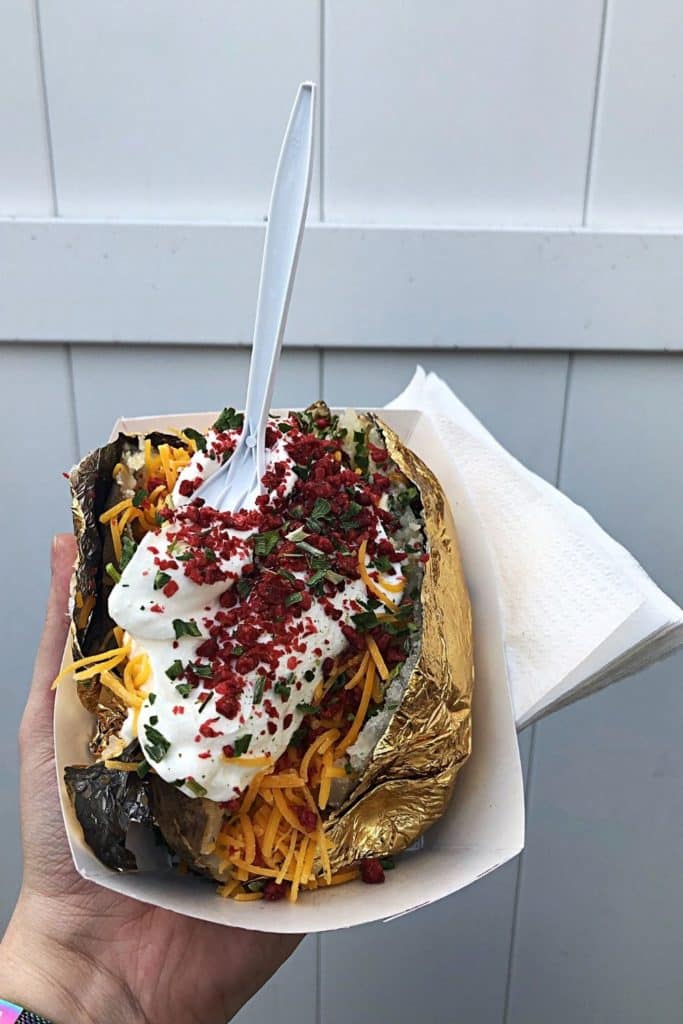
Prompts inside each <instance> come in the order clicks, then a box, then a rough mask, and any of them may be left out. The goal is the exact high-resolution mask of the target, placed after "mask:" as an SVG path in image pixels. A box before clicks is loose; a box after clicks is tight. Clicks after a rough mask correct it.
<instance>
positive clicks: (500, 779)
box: [55, 409, 524, 932]
mask: <svg viewBox="0 0 683 1024" xmlns="http://www.w3.org/2000/svg"><path fill="white" fill-rule="evenodd" d="M376 411H377V412H378V413H379V415H380V416H381V417H382V418H383V419H384V420H385V421H386V422H387V423H388V424H389V425H390V426H391V427H392V428H393V429H394V430H395V431H396V432H397V433H398V434H399V436H400V437H401V438H402V440H403V441H404V442H405V443H406V444H407V445H408V446H409V447H410V448H412V449H413V451H415V452H416V453H417V454H418V455H420V457H421V458H422V459H423V460H424V461H425V462H426V463H427V464H428V465H429V466H430V468H431V469H432V471H433V472H434V473H435V474H436V476H437V477H438V478H439V480H440V481H441V485H442V486H443V488H444V491H445V492H446V495H447V496H448V499H449V501H450V504H451V508H452V511H453V517H454V519H455V524H456V528H457V531H458V538H459V542H460V548H461V553H462V559H463V564H464V568H465V575H466V577H467V583H468V586H469V590H470V597H471V601H472V611H473V619H474V660H475V688H474V702H473V742H472V755H471V757H470V759H469V761H468V763H467V764H466V765H465V767H464V768H463V770H462V772H461V773H460V774H459V776H458V778H457V781H456V784H455V789H454V793H453V798H452V800H451V803H450V806H449V807H448V810H447V811H446V813H445V815H444V816H443V818H442V819H441V821H439V822H438V823H437V824H436V825H435V826H433V827H432V828H431V829H430V830H429V831H428V832H427V833H426V834H425V836H424V842H423V845H422V848H421V849H419V850H416V851H415V852H409V853H406V854H404V855H402V856H400V857H399V858H397V865H396V869H395V870H394V871H392V872H390V873H389V874H388V875H387V879H386V882H385V884H384V885H381V886H379V885H378V886H366V885H364V884H363V883H362V882H352V883H350V884H348V885H342V886H336V887H334V888H332V889H329V890H327V891H326V890H325V889H322V888H321V889H318V890H316V891H314V892H306V893H302V894H301V896H300V898H299V901H298V902H297V903H294V904H291V903H289V902H288V901H287V900H282V901H279V902H275V903H270V902H266V901H265V900H262V901H258V902H246V903H238V902H235V901H234V900H230V899H221V898H220V897H218V896H217V895H216V892H215V890H216V885H215V884H214V883H211V882H208V881H206V880H205V879H200V878H196V877H194V876H192V875H180V874H178V873H177V872H174V871H168V870H159V869H152V870H139V871H137V872H130V873H124V874H121V873H118V872H114V871H110V870H109V869H108V868H105V867H104V866H103V865H102V864H100V862H99V861H98V860H97V859H96V858H95V856H94V854H93V853H92V852H91V850H90V849H89V847H87V846H86V844H85V842H84V840H83V836H82V833H81V829H80V826H79V824H78V821H77V820H76V817H75V814H74V811H73V808H72V806H71V803H70V801H69V798H68V796H67V793H66V789H65V786H64V783H63V775H64V767H65V766H66V765H69V764H78V763H80V764H83V763H87V762H89V761H91V760H92V758H91V756H90V755H89V753H88V746H87V744H88V740H89V738H90V736H91V734H92V727H93V721H92V716H91V715H90V714H89V713H88V712H86V711H85V709H84V708H83V707H82V706H81V703H80V701H79V699H78V696H77V694H76V688H75V686H73V685H69V681H68V680H65V681H64V683H63V684H62V685H61V686H60V687H59V688H58V691H57V699H56V704H55V746H56V764H57V774H58V779H59V783H60V796H61V801H62V811H63V814H64V820H65V823H66V829H67V834H68V838H69V845H70V847H71V852H72V855H73V859H74V864H75V866H76V869H77V870H78V872H79V873H80V874H81V875H82V876H83V877H84V878H88V879H91V880H92V881H94V882H97V883H98V884H100V885H103V886H105V887H106V888H108V889H112V890H114V891H115V892H120V893H124V894H126V895H128V896H132V897H134V898H136V899H139V900H144V901H145V902H146V903H151V904H154V905H156V906H159V907H164V908H166V909H169V910H174V911H177V912H178V913H181V914H187V915H189V916H191V917H196V918H200V919H202V920H206V921H215V922H218V923H220V924H226V925H234V926H237V927H240V928H249V929H253V930H257V931H264V932H324V931H331V930H333V929H336V928H348V927H350V926H351V925H356V924H365V923H367V922H370V921H378V920H389V919H391V918H394V917H398V916H400V915H402V914H406V913H409V912H410V911H413V910H417V909H418V908H420V907H424V906H427V905H428V904H430V903H434V902H435V901H436V900H438V899H441V898H442V897H444V896H448V895H449V894H450V893H454V892H457V891H458V890H459V889H462V888H464V887H465V886H467V885H470V884H471V883H472V882H475V881H476V880H477V879H479V878H482V877H483V876H484V875H487V874H488V873H489V872H491V871H494V870H495V869H496V868H498V867H500V866H501V865H502V864H505V863H506V861H509V860H510V859H511V858H512V857H515V856H516V855H517V854H518V853H519V852H520V850H521V849H522V847H523V845H524V793H523V785H522V771H521V765H520V760H519V749H518V745H517V734H516V729H515V722H514V717H513V712H512V705H511V701H510V696H509V691H508V680H507V671H506V665H505V656H504V652H503V639H502V637H503V634H502V627H501V617H500V609H499V605H498V597H497V593H496V584H495V575H494V569H493V565H492V562H491V556H490V553H489V549H488V544H487V542H486V538H485V537H484V534H483V530H482V528H481V525H480V522H479V519H478V517H477V514H476V512H475V511H474V509H473V507H472V504H471V502H470V500H469V498H468V495H467V491H466V488H465V486H464V484H463V481H462V480H461V478H460V476H459V475H458V473H457V471H456V470H455V469H454V468H453V465H452V460H451V458H448V457H446V455H445V454H444V453H442V450H441V442H440V440H439V438H438V436H437V435H436V434H435V432H434V429H433V427H432V426H431V423H430V421H429V419H428V418H427V417H426V416H424V415H423V414H422V413H421V412H417V411H412V410H405V409H402V410H387V409H378V410H376ZM216 415H217V414H216V413H196V414H178V415H168V416H145V417H138V418H130V419H126V418H124V419H120V420H118V421H117V423H116V424H115V425H114V428H113V431H112V435H111V438H110V439H111V440H113V439H114V438H115V437H116V436H117V435H118V433H119V431H123V432H124V433H131V434H135V433H147V432H149V431H151V430H162V431H163V430H167V429H168V428H175V429H180V428H182V427H186V426H193V427H195V429H197V430H206V429H207V428H208V427H209V426H210V425H211V424H212V423H213V422H214V420H215V418H216ZM69 660H70V651H68V650H67V651H66V652H65V663H67V662H68V661H69Z"/></svg>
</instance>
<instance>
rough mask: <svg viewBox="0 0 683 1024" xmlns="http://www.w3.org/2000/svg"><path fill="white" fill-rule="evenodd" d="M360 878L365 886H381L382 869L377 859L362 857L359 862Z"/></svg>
mask: <svg viewBox="0 0 683 1024" xmlns="http://www.w3.org/2000/svg"><path fill="white" fill-rule="evenodd" d="M360 877H361V878H362V879H363V881H364V882H365V883H366V885H381V884H382V882H383V881H384V868H383V867H382V865H381V864H380V862H379V860H378V859H377V857H364V858H363V860H362V861H361V862H360Z"/></svg>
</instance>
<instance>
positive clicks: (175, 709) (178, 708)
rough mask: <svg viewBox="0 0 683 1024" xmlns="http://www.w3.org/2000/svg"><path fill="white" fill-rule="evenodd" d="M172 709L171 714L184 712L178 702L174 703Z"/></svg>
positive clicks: (182, 713)
mask: <svg viewBox="0 0 683 1024" xmlns="http://www.w3.org/2000/svg"><path fill="white" fill-rule="evenodd" d="M172 710H173V714H174V715H184V714H185V708H184V707H182V705H180V704H174V705H173V709H172Z"/></svg>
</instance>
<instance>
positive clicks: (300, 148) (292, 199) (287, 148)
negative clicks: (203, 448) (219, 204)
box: [243, 82, 315, 480]
mask: <svg viewBox="0 0 683 1024" xmlns="http://www.w3.org/2000/svg"><path fill="white" fill-rule="evenodd" d="M314 114H315V85H314V84H313V83H312V82H304V83H303V84H302V85H301V86H299V91H298V93H297V97H296V100H295V102H294V106H293V108H292V112H291V114H290V117H289V123H288V125H287V131H286V132H285V137H284V140H283V143H282V149H281V150H280V157H279V159H278V164H277V170H276V172H275V180H274V182H273V191H272V194H271V197H270V209H269V213H268V223H267V226H266V238H265V243H264V248H263V261H262V263H261V279H260V282H259V291H258V299H257V302H256V322H255V325H254V341H253V347H252V352H251V364H250V366H249V385H248V388H247V400H246V407H245V416H244V429H243V437H244V441H245V443H246V444H247V446H248V447H250V448H254V447H255V448H256V449H257V451H256V464H257V468H258V478H259V480H260V479H261V477H262V476H263V473H264V471H265V465H264V463H265V432H266V422H267V418H268V412H269V410H270V404H271V399H272V397H273V387H274V383H275V369H276V367H277V363H278V359H279V356H280V349H281V347H282V338H283V335H284V329H285V321H286V319H287V310H288V308H289V299H290V296H291V293H292V284H293V281H294V272H295V270H296V263H297V258H298V255H299V248H300V245H301V237H302V235H303V228H304V221H305V219H306V208H307V206H308V196H309V192H310V187H311V168H312V164H313V126H314Z"/></svg>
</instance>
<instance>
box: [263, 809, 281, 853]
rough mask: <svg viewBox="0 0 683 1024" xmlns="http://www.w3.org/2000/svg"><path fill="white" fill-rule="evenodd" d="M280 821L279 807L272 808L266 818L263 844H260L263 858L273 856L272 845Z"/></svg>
mask: <svg viewBox="0 0 683 1024" xmlns="http://www.w3.org/2000/svg"><path fill="white" fill-rule="evenodd" d="M281 820H282V815H281V814H280V809H279V807H276V806H273V807H272V808H271V810H270V815H269V817H268V824H267V825H266V831H265V833H264V836H263V842H262V843H261V851H262V853H263V856H264V857H272V855H273V843H274V842H275V837H276V835H277V829H278V825H279V824H280V822H281Z"/></svg>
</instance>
